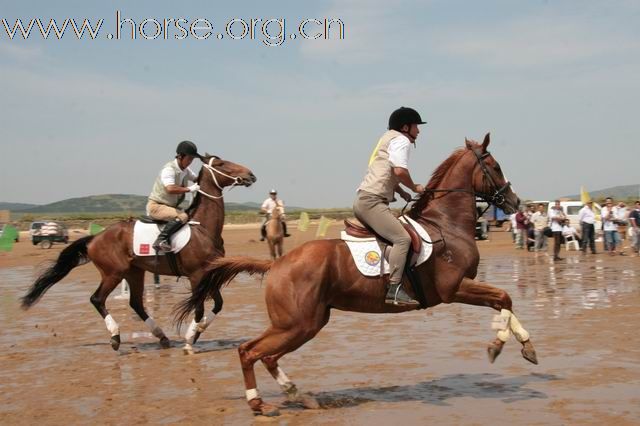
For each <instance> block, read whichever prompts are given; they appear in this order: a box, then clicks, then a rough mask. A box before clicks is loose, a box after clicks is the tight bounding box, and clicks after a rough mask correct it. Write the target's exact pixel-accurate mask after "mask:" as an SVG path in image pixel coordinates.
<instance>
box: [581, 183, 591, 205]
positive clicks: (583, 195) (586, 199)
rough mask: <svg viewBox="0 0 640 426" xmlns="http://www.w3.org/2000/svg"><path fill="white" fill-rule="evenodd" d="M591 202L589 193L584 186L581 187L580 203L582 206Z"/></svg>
mask: <svg viewBox="0 0 640 426" xmlns="http://www.w3.org/2000/svg"><path fill="white" fill-rule="evenodd" d="M589 201H591V196H590V195H589V193H588V192H587V191H585V190H584V186H581V187H580V202H581V203H582V204H586V203H588V202H589Z"/></svg>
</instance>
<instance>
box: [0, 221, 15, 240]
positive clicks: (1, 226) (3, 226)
mask: <svg viewBox="0 0 640 426" xmlns="http://www.w3.org/2000/svg"><path fill="white" fill-rule="evenodd" d="M9 226H10V224H8V223H3V224H0V238H2V237H3V236H4V232H5V229H9V228H8V227H9ZM13 229H15V228H13ZM13 241H15V242H16V243H17V242H18V241H20V232H18V231H17V230H16V231H15V236H14V238H13Z"/></svg>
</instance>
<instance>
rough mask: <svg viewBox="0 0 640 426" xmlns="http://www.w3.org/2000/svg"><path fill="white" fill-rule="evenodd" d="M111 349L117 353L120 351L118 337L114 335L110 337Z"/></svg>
mask: <svg viewBox="0 0 640 426" xmlns="http://www.w3.org/2000/svg"><path fill="white" fill-rule="evenodd" d="M111 349H113V350H114V351H117V350H118V349H120V335H119V334H116V335H115V336H111Z"/></svg>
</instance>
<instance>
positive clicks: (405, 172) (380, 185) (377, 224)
mask: <svg viewBox="0 0 640 426" xmlns="http://www.w3.org/2000/svg"><path fill="white" fill-rule="evenodd" d="M419 124H425V122H424V121H422V118H421V117H420V114H418V112H417V111H416V110H414V109H412V108H406V107H401V108H399V109H397V110H395V111H394V112H393V113H392V114H391V116H390V117H389V130H388V131H387V132H385V133H384V134H383V135H382V137H381V138H380V140H379V141H378V144H377V146H376V148H375V149H374V151H373V154H371V157H370V159H369V168H368V170H367V174H366V175H365V177H364V180H363V181H362V183H361V184H360V186H359V187H358V195H357V198H356V201H355V202H354V204H353V212H354V213H355V216H356V217H357V218H358V220H360V221H361V222H363V223H365V224H366V225H368V226H369V227H370V228H372V229H373V230H374V231H375V232H376V233H377V234H378V235H380V236H381V237H382V238H384V239H385V240H387V241H389V242H391V243H392V244H393V246H392V248H391V252H390V254H389V266H390V275H389V287H388V291H387V295H386V298H385V302H386V303H389V304H394V305H417V304H418V302H416V301H415V300H413V299H412V298H411V297H409V295H408V294H407V293H406V292H405V291H404V290H403V288H402V275H403V273H404V267H405V263H406V260H407V255H408V253H409V248H410V244H411V237H410V236H409V234H408V233H407V231H405V229H404V227H403V226H402V224H400V221H399V220H398V219H397V218H396V217H395V216H394V215H393V213H391V209H390V208H389V203H390V202H391V201H393V200H394V193H397V194H399V195H400V196H401V197H402V198H403V199H404V200H406V201H407V202H408V201H410V200H411V195H410V194H409V193H407V192H406V191H405V190H404V189H402V187H401V186H400V184H402V185H404V186H405V187H407V188H409V189H410V190H412V191H413V192H417V193H418V194H421V193H423V192H424V187H423V186H422V185H420V184H415V183H414V182H413V179H412V178H411V175H410V174H409V168H408V160H409V148H410V147H411V145H412V144H415V141H416V138H417V137H418V134H419V133H420V130H419V129H418V125H419Z"/></svg>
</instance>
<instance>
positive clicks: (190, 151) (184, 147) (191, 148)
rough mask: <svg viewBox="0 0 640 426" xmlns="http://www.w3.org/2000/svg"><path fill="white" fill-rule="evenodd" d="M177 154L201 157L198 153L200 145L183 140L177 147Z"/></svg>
mask: <svg viewBox="0 0 640 426" xmlns="http://www.w3.org/2000/svg"><path fill="white" fill-rule="evenodd" d="M176 154H178V155H190V156H192V157H197V158H201V157H200V154H198V147H197V146H196V144H195V143H193V142H191V141H182V142H180V143H179V144H178V147H177V148H176Z"/></svg>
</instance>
